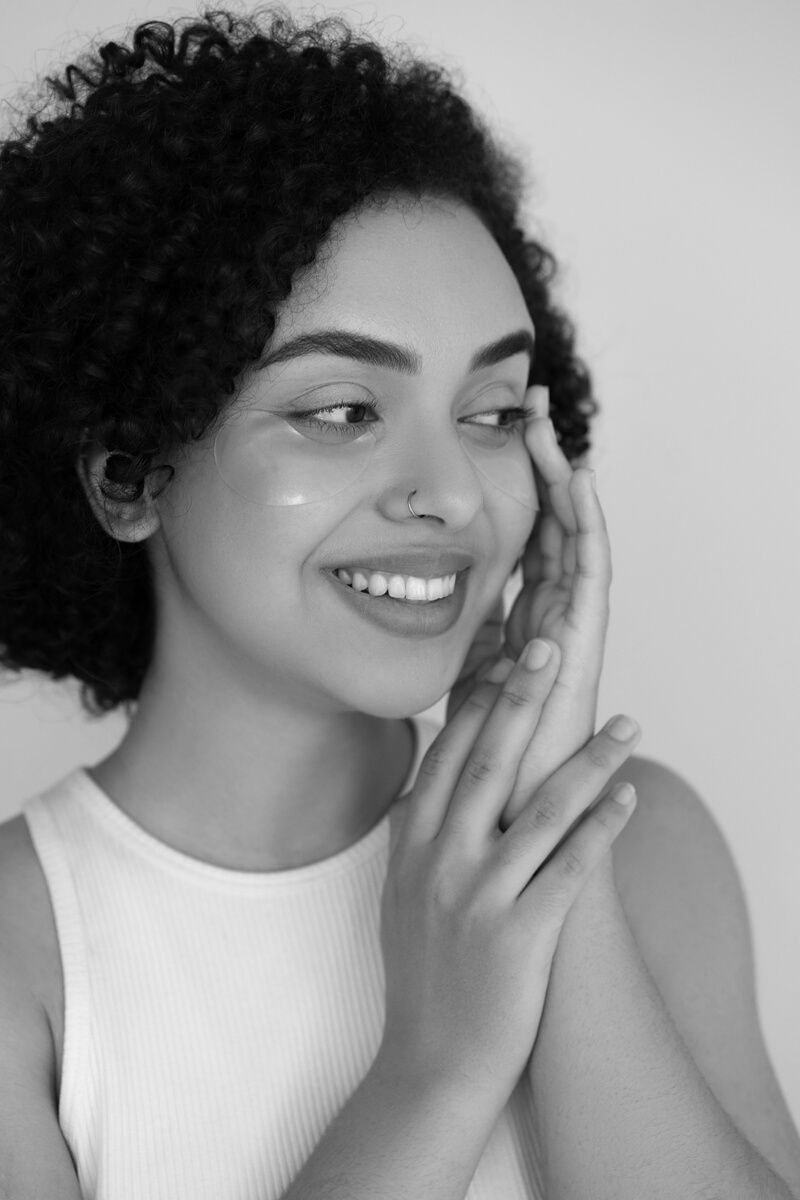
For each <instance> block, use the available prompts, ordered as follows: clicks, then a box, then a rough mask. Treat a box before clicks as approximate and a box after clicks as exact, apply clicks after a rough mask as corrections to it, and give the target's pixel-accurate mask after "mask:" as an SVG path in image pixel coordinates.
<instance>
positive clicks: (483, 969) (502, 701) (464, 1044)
mask: <svg viewBox="0 0 800 1200" xmlns="http://www.w3.org/2000/svg"><path fill="white" fill-rule="evenodd" d="M579 507H580V506H579ZM546 644H548V645H549V646H550V649H551V657H550V659H549V662H547V663H546V665H545V666H543V667H542V668H541V669H539V670H536V671H532V670H530V669H528V668H526V667H525V666H524V665H523V663H518V664H517V665H516V666H514V667H513V669H512V671H511V674H510V676H509V677H508V679H507V680H506V682H505V684H504V685H502V686H501V685H499V684H497V683H493V682H491V681H490V680H484V681H483V682H482V683H478V684H477V685H476V686H475V687H474V689H473V690H472V691H471V693H470V694H469V695H468V697H467V698H466V700H465V701H464V703H463V704H462V705H461V707H460V708H459V710H458V712H457V713H456V714H455V716H454V717H453V718H452V719H451V720H450V721H448V722H447V724H446V725H445V726H444V728H443V729H442V731H441V732H440V733H439V735H438V736H437V737H436V739H435V740H434V741H433V743H432V744H431V746H430V747H429V749H428V751H427V753H426V755H425V756H424V758H423V760H422V763H421V765H420V768H419V772H418V774H417V778H416V781H415V783H414V787H413V789H412V791H411V793H410V794H409V797H408V803H407V808H406V811H405V814H404V820H403V821H402V822H401V823H399V824H398V825H396V826H393V827H392V830H391V843H390V851H389V866H388V870H387V876H386V883H385V886H384V889H383V896H382V902H381V945H382V950H383V959H384V965H385V971H386V1023H385V1027H384V1038H383V1042H382V1043H381V1047H380V1050H379V1055H380V1057H381V1059H382V1062H383V1064H384V1065H385V1069H386V1070H387V1071H389V1072H390V1073H393V1074H395V1075H396V1076H398V1077H402V1078H404V1079H410V1080H412V1081H415V1082H417V1083H424V1082H425V1081H426V1080H428V1081H430V1080H434V1079H435V1080H436V1081H439V1082H441V1081H442V1080H446V1081H447V1082H449V1083H453V1084H455V1085H459V1084H460V1085H462V1086H463V1085H464V1083H466V1084H467V1085H468V1086H471V1087H474V1088H476V1089H477V1090H478V1091H480V1092H481V1093H486V1094H488V1095H491V1096H492V1097H494V1098H495V1099H499V1100H500V1101H501V1102H503V1103H504V1102H505V1101H506V1100H507V1098H508V1096H509V1095H510V1093H511V1091H512V1090H513V1087H514V1085H515V1083H516V1081H517V1079H518V1078H519V1076H520V1075H521V1073H522V1071H523V1070H524V1068H525V1065H526V1063H527V1062H528V1060H529V1058H530V1054H531V1050H532V1047H533V1044H534V1041H535V1038H536V1034H537V1031H538V1028H539V1022H540V1019H541V1014H542V1009H543V1005H544V997H545V993H546V989H547V983H548V979H549V974H550V966H551V962H552V958H553V954H554V952H555V948H556V945H557V942H558V938H559V934H560V931H561V927H562V925H563V923H564V920H565V918H566V916H567V913H568V911H569V909H570V907H571V905H572V903H573V901H574V900H575V899H576V897H577V896H578V894H579V893H580V891H581V890H582V888H583V886H584V884H585V883H586V881H587V879H588V878H589V877H590V875H591V873H592V871H593V870H594V869H595V868H596V867H597V865H598V863H599V862H600V861H601V860H602V859H603V858H604V857H605V856H606V855H607V851H608V850H609V848H610V846H611V844H612V842H613V841H614V839H615V838H616V836H617V835H618V834H619V832H620V831H621V830H622V828H623V827H624V825H625V823H626V821H627V819H628V816H629V814H630V812H631V808H630V807H628V808H626V807H623V806H622V805H620V804H619V803H617V801H616V799H615V798H614V797H615V796H616V795H618V794H619V790H620V789H619V788H617V789H614V792H613V794H610V795H608V796H602V797H601V799H600V800H599V801H598V803H597V804H596V805H594V807H593V808H591V809H590V808H589V806H590V805H592V804H593V802H594V801H595V800H596V798H597V797H598V796H599V795H600V794H601V792H602V790H603V788H604V787H605V786H606V785H607V784H608V781H609V779H610V777H611V776H612V774H613V773H614V772H615V771H617V770H618V769H619V767H620V766H621V765H622V764H623V763H624V762H625V760H626V759H627V758H628V756H629V755H630V754H631V752H632V750H633V748H634V746H635V744H636V742H637V741H638V736H639V734H638V730H637V729H636V727H635V726H634V733H633V736H631V737H629V738H628V740H626V741H617V740H615V739H614V738H613V737H612V736H611V734H610V732H609V729H608V727H606V729H604V730H602V731H601V732H600V733H598V734H597V736H596V737H594V738H592V740H591V741H590V742H589V744H588V745H587V746H586V747H584V748H583V749H582V750H580V751H579V752H578V753H577V754H574V755H573V756H572V757H571V758H570V759H569V761H568V762H566V763H565V764H564V765H563V766H562V767H560V769H558V770H557V771H555V773H554V774H552V776H551V778H549V779H548V780H547V782H546V783H545V784H544V785H543V786H542V787H540V788H539V789H538V790H537V791H536V792H535V793H534V794H533V795H530V794H529V796H528V798H527V802H526V803H525V804H524V805H523V806H522V808H521V810H520V812H519V814H518V815H517V816H516V818H515V819H514V820H513V821H511V822H510V823H509V825H508V828H507V829H506V830H505V831H504V832H501V831H500V829H499V828H498V818H499V816H500V813H501V812H502V811H503V809H504V807H505V806H506V804H507V802H508V799H509V795H510V794H511V792H512V790H513V789H514V786H515V781H516V779H517V776H518V773H519V771H520V769H521V764H522V762H523V760H524V758H525V756H526V754H528V753H529V752H530V745H531V734H532V731H536V734H535V735H534V738H533V745H534V748H535V743H536V740H537V738H538V736H539V734H538V731H539V729H540V728H541V721H540V718H541V715H542V710H543V708H544V706H545V703H546V702H547V701H548V697H549V696H550V695H551V693H552V690H553V687H554V684H555V683H556V679H557V676H558V674H559V666H560V664H561V654H560V651H559V647H558V645H557V644H556V643H555V642H551V641H549V639H548V641H547V643H546Z"/></svg>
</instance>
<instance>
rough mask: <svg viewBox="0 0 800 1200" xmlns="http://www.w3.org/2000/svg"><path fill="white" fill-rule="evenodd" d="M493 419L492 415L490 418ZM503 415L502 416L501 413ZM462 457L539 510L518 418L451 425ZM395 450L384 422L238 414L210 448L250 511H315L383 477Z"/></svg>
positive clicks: (495, 485)
mask: <svg viewBox="0 0 800 1200" xmlns="http://www.w3.org/2000/svg"><path fill="white" fill-rule="evenodd" d="M494 415H497V414H494ZM500 416H502V414H500ZM456 429H457V431H458V435H459V439H460V442H461V446H462V448H463V450H464V453H465V455H466V456H467V457H468V459H469V460H470V462H471V463H472V465H473V467H474V468H475V470H476V471H477V472H478V474H479V476H480V482H481V483H482V486H483V487H484V488H485V487H486V486H487V485H488V486H489V487H490V488H492V489H496V490H497V491H499V492H502V493H503V494H504V495H506V496H509V497H511V499H513V500H516V501H517V502H518V503H519V504H521V505H522V506H523V507H524V508H526V509H528V510H529V511H532V512H534V511H536V510H537V509H538V507H539V506H538V502H537V497H536V483H535V480H534V474H533V465H532V462H531V458H530V453H529V451H528V448H527V446H526V445H525V439H524V436H523V431H524V424H523V421H522V419H516V420H515V421H514V422H512V423H511V424H507V425H489V424H480V423H476V422H475V421H474V419H472V418H470V419H469V420H460V421H458V422H457V423H456ZM397 453H398V450H397V449H396V448H395V440H394V439H392V438H391V437H387V436H386V426H385V424H384V423H383V421H374V422H371V423H369V424H357V425H343V424H339V423H336V422H333V421H331V420H330V419H326V414H324V413H320V411H319V410H317V411H316V412H315V413H314V414H313V419H311V414H309V413H305V414H299V413H290V412H285V411H284V412H272V411H268V410H266V409H261V408H248V409H243V410H241V411H239V412H237V413H235V414H234V415H232V416H231V417H230V419H229V420H228V421H227V422H226V424H225V425H224V426H223V427H222V429H220V431H219V433H218V434H217V437H216V440H215V443H214V458H215V461H216V465H217V470H218V471H219V473H220V475H221V476H222V478H223V479H224V481H225V483H226V484H227V485H228V486H229V487H230V488H231V489H232V490H233V491H234V492H235V493H236V494H237V495H238V496H240V497H241V498H242V499H243V500H245V501H247V503H249V504H252V505H254V506H255V507H257V508H260V509H264V508H272V507H276V506H279V507H283V506H285V505H294V504H319V503H322V502H324V501H326V500H330V499H331V498H332V497H334V496H338V495H340V494H341V493H342V492H344V491H346V490H347V489H348V488H350V487H353V486H354V485H355V484H356V483H358V482H359V481H361V480H362V478H363V479H364V481H365V482H366V476H367V473H368V472H371V473H374V476H375V479H376V480H380V479H382V478H385V476H386V473H387V472H389V471H391V469H392V467H393V459H394V458H395V457H396V454H397Z"/></svg>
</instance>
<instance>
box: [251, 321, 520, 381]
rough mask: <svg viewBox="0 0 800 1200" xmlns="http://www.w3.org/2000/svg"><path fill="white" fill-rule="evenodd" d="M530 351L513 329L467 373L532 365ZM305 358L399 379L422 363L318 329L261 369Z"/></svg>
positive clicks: (374, 341) (376, 342)
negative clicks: (516, 363)
mask: <svg viewBox="0 0 800 1200" xmlns="http://www.w3.org/2000/svg"><path fill="white" fill-rule="evenodd" d="M534 350H535V342H534V338H533V335H532V334H531V333H530V331H529V330H527V329H517V330H516V331H515V332H514V333H507V334H506V335H505V336H504V337H501V338H498V339H497V341H496V342H490V343H489V344H488V345H487V346H482V347H481V348H480V350H476V351H475V353H474V354H473V356H472V358H471V359H470V363H469V371H470V373H472V372H474V371H480V370H481V369H482V368H483V367H494V366H497V364H498V363H501V362H504V361H505V359H507V358H513V357H514V355H515V354H527V355H528V356H529V358H530V360H531V362H533V356H534ZM306 354H331V355H334V356H335V357H336V358H351V359H355V360H356V361H357V362H363V363H366V364H367V365H368V366H371V367H388V368H389V370H390V371H400V372H401V373H402V374H403V375H419V373H420V371H421V369H422V359H421V358H420V356H419V355H418V354H417V353H416V351H414V350H411V349H410V348H409V347H407V346H401V345H398V344H397V342H385V341H382V340H381V339H380V338H371V337H365V336H364V335H362V334H359V333H348V332H347V331H346V330H344V329H320V330H318V331H317V332H316V333H301V334H298V336H297V337H293V338H289V340H288V341H286V342H284V343H283V345H282V346H279V347H278V349H277V350H275V351H273V353H272V354H270V355H268V356H267V357H266V358H265V359H263V360H262V364H261V365H262V366H263V367H271V366H273V365H274V364H275V363H282V362H289V361H290V360H291V359H294V358H302V357H303V356H304V355H306Z"/></svg>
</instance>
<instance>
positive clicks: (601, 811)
mask: <svg viewBox="0 0 800 1200" xmlns="http://www.w3.org/2000/svg"><path fill="white" fill-rule="evenodd" d="M588 816H589V817H590V818H591V820H592V821H595V822H596V823H597V824H598V825H599V826H600V827H601V828H602V829H603V831H604V832H605V833H608V832H609V831H612V830H614V829H615V828H616V826H617V824H618V822H617V821H615V820H614V816H615V814H614V813H613V812H612V810H611V808H610V807H609V806H608V805H607V804H604V803H603V802H602V801H600V803H599V804H596V805H595V807H594V808H593V809H592V811H591V812H590V813H589V814H588Z"/></svg>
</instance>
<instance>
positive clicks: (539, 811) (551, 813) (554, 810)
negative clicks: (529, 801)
mask: <svg viewBox="0 0 800 1200" xmlns="http://www.w3.org/2000/svg"><path fill="white" fill-rule="evenodd" d="M560 813H561V809H560V806H559V805H558V804H557V803H556V800H555V797H553V796H551V795H549V794H548V793H547V792H545V793H543V794H542V795H540V796H537V798H536V801H535V802H534V804H533V807H532V808H531V813H530V823H531V825H533V827H534V829H552V828H553V826H554V825H556V824H557V823H558V820H559V816H560Z"/></svg>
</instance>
